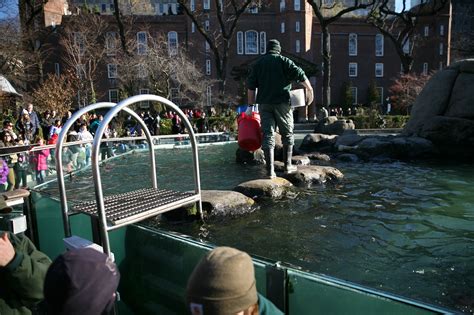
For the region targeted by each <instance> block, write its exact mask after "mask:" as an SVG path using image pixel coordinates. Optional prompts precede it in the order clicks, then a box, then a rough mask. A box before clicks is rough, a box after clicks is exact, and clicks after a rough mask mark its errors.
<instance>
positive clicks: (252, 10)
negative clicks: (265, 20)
mask: <svg viewBox="0 0 474 315" xmlns="http://www.w3.org/2000/svg"><path fill="white" fill-rule="evenodd" d="M247 12H248V13H252V14H257V13H258V7H257V6H256V5H252V6H249V7H248V9H247Z"/></svg>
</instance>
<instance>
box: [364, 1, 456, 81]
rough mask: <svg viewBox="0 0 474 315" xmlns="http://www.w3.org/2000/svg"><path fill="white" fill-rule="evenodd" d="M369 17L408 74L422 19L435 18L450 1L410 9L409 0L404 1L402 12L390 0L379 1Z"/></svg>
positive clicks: (425, 4)
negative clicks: (393, 48) (391, 44)
mask: <svg viewBox="0 0 474 315" xmlns="http://www.w3.org/2000/svg"><path fill="white" fill-rule="evenodd" d="M378 1H379V4H378V5H377V6H375V7H374V8H373V10H372V12H371V13H370V14H369V15H368V19H367V21H368V22H369V23H370V24H371V25H373V26H375V27H376V28H378V29H379V31H380V32H381V33H382V34H383V35H384V36H386V37H388V38H389V39H390V41H391V42H392V43H393V45H394V47H395V50H396V52H397V54H398V56H399V57H400V61H401V63H402V67H403V73H405V74H408V73H410V72H411V69H412V67H413V60H414V58H413V51H414V49H415V46H416V44H417V43H419V42H420V36H419V34H418V33H417V27H418V22H419V20H420V18H421V17H427V16H433V15H436V14H437V13H439V12H440V11H441V10H443V9H444V8H445V6H446V5H447V4H448V2H449V0H432V1H426V2H422V3H421V4H419V5H417V6H415V7H414V8H410V6H409V5H408V1H407V0H402V3H401V10H394V9H393V8H392V7H391V6H390V4H389V0H378Z"/></svg>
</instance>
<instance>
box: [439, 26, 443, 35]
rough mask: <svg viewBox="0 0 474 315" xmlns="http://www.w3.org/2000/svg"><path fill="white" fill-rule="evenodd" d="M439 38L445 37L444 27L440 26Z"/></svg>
mask: <svg viewBox="0 0 474 315" xmlns="http://www.w3.org/2000/svg"><path fill="white" fill-rule="evenodd" d="M439 36H444V25H440V26H439Z"/></svg>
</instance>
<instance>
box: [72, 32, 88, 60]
mask: <svg viewBox="0 0 474 315" xmlns="http://www.w3.org/2000/svg"><path fill="white" fill-rule="evenodd" d="M72 36H73V40H74V48H75V49H76V52H77V54H78V55H79V56H82V55H84V52H85V51H86V47H85V45H84V37H83V36H82V34H81V33H79V32H74V33H73V34H72Z"/></svg>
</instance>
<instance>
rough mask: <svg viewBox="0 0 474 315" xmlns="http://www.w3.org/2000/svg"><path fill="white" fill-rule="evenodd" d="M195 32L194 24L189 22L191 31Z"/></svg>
mask: <svg viewBox="0 0 474 315" xmlns="http://www.w3.org/2000/svg"><path fill="white" fill-rule="evenodd" d="M194 32H196V24H194V22H192V23H191V33H194Z"/></svg>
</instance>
